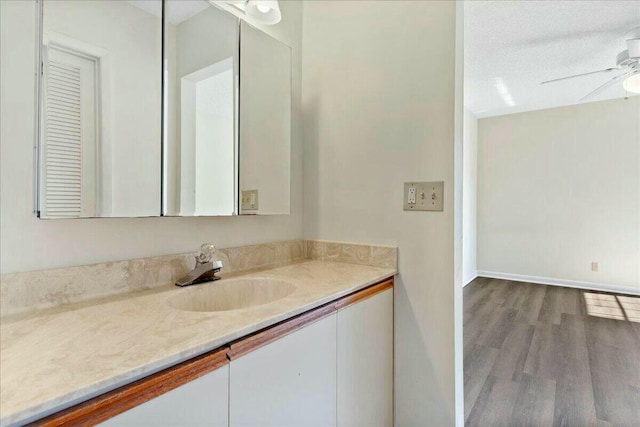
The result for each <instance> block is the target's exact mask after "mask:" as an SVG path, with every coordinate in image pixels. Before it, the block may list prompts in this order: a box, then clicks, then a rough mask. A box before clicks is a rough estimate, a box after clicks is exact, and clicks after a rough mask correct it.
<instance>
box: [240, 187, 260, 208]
mask: <svg viewBox="0 0 640 427" xmlns="http://www.w3.org/2000/svg"><path fill="white" fill-rule="evenodd" d="M240 210H241V211H257V210H258V190H242V200H241V203H240Z"/></svg>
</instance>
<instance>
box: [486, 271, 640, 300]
mask: <svg viewBox="0 0 640 427" xmlns="http://www.w3.org/2000/svg"><path fill="white" fill-rule="evenodd" d="M478 277H489V278H491V279H504V280H514V281H516V282H530V283H539V284H541V285H552V286H565V287H568V288H580V289H588V290H592V291H604V292H616V293H620V294H631V295H640V287H638V288H631V287H625V286H617V285H610V284H605V283H593V282H580V281H577V280H566V279H556V278H552V277H539V276H527V275H525V274H512V273H500V272H497V271H484V270H478Z"/></svg>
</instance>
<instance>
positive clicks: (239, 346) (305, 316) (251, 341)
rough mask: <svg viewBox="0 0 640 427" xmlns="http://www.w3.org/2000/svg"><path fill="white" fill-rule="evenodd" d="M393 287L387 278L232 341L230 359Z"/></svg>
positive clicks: (391, 280) (391, 281) (391, 279)
mask: <svg viewBox="0 0 640 427" xmlns="http://www.w3.org/2000/svg"><path fill="white" fill-rule="evenodd" d="M391 287H393V277H391V278H389V279H385V280H384V281H382V282H379V283H376V284H374V285H371V286H368V287H366V288H364V289H360V290H359V291H355V292H354V293H352V294H349V295H347V296H344V297H342V298H339V299H338V300H335V301H332V302H329V303H327V304H325V305H322V306H320V307H317V308H314V309H311V310H309V311H307V312H305V313H302V314H300V315H298V316H296V317H293V318H290V319H287V320H284V321H282V322H281V323H279V324H276V325H274V326H270V327H268V328H267V329H264V330H262V331H259V332H256V333H255V334H253V335H249V336H247V337H243V338H240V339H239V340H238V341H236V342H235V343H231V345H230V346H229V351H228V352H227V356H228V357H229V360H234V359H237V358H239V357H241V356H244V355H245V354H247V353H250V352H252V351H254V350H257V349H259V348H260V347H263V346H265V345H267V344H269V343H272V342H274V341H277V340H279V339H280V338H282V337H284V336H286V335H289V334H291V333H293V332H295V331H297V330H298V329H301V328H304V327H305V326H307V325H308V324H310V323H313V322H316V321H318V320H320V319H322V318H324V317H326V316H329V315H330V314H332V313H334V312H336V311H337V310H340V309H342V308H345V307H348V306H350V305H352V304H356V303H358V302H360V301H362V300H364V299H367V298H369V297H372V296H373V295H376V294H378V293H380V292H383V291H386V290H387V289H389V288H391Z"/></svg>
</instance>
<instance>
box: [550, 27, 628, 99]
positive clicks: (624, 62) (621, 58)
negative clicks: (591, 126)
mask: <svg viewBox="0 0 640 427" xmlns="http://www.w3.org/2000/svg"><path fill="white" fill-rule="evenodd" d="M625 41H626V44H627V49H626V50H623V51H622V52H620V53H619V54H618V55H617V56H616V67H613V68H605V69H604V70H598V71H590V72H588V73H582V74H576V75H573V76H567V77H561V78H559V79H553V80H547V81H544V82H542V83H541V84H547V83H554V82H559V81H562V80H567V79H573V78H576V77H582V76H588V75H591V74H599V73H609V72H612V71H620V72H621V73H620V74H618V75H616V76H615V77H613V78H612V79H610V80H608V81H607V82H605V83H604V84H603V85H601V86H599V87H597V88H596V89H595V90H593V91H591V92H590V93H588V94H587V95H586V96H584V97H582V99H580V101H585V100H587V99H589V98H593V97H595V96H596V95H598V94H600V93H602V92H603V91H605V90H606V89H608V88H609V87H611V86H613V85H615V84H616V83H618V82H622V86H623V87H624V89H625V90H626V91H627V92H632V93H640V27H636V28H634V29H632V30H631V31H629V32H628V33H627V35H626V36H625Z"/></svg>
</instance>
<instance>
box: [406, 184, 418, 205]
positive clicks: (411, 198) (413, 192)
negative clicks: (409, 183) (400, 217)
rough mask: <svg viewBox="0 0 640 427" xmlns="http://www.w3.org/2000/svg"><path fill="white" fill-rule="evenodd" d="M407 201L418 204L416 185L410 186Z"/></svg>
mask: <svg viewBox="0 0 640 427" xmlns="http://www.w3.org/2000/svg"><path fill="white" fill-rule="evenodd" d="M407 203H409V204H410V205H415V204H416V187H409V194H408V195H407Z"/></svg>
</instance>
